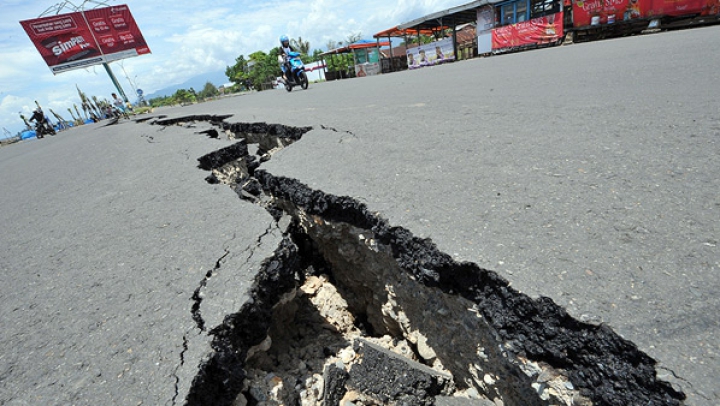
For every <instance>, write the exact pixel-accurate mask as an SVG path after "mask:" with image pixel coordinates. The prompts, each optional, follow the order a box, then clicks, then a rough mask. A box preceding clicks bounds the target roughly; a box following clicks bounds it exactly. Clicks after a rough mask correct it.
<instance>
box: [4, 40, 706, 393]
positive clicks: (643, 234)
mask: <svg viewBox="0 0 720 406" xmlns="http://www.w3.org/2000/svg"><path fill="white" fill-rule="evenodd" d="M719 34H720V27H709V28H702V29H696V30H688V31H678V32H670V33H662V34H659V35H650V36H640V37H633V38H624V39H617V40H611V41H603V42H596V43H588V44H576V45H572V46H565V47H560V48H553V49H546V50H542V51H533V52H526V53H520V54H513V55H506V56H500V57H493V58H486V59H476V60H471V61H467V62H460V63H455V64H451V65H446V66H440V67H436V68H432V69H422V70H418V71H413V72H403V73H395V74H390V75H383V76H379V77H370V78H364V79H357V80H346V81H340V82H331V83H325V84H317V85H311V87H310V89H309V90H307V91H299V90H298V91H293V92H292V93H290V94H287V93H286V92H284V91H278V92H262V93H258V94H253V95H249V96H242V97H233V98H228V99H224V100H220V101H216V102H212V103H205V104H200V105H195V106H190V107H183V108H174V109H167V110H163V111H162V113H163V114H168V115H170V116H171V117H172V116H175V117H179V116H183V115H191V114H228V113H230V114H234V116H233V117H231V118H230V119H228V120H227V121H229V122H254V121H265V122H268V123H280V124H287V125H293V126H313V127H314V128H315V130H313V131H310V132H309V133H307V134H306V135H305V136H304V137H303V139H302V140H301V141H299V142H297V143H295V144H293V145H291V146H290V147H288V148H287V149H285V150H283V151H281V152H280V153H278V154H276V155H275V156H274V157H273V159H272V160H271V161H270V162H268V163H265V164H263V169H265V170H268V171H270V172H271V173H273V174H276V175H284V176H289V177H293V178H297V179H299V180H300V181H302V182H303V183H305V184H307V185H308V186H309V187H311V188H314V189H321V190H323V191H325V192H327V193H332V194H336V195H349V196H352V197H355V198H357V199H359V200H360V201H362V202H364V203H366V204H367V205H368V207H369V209H370V210H373V211H377V212H379V213H380V214H381V215H382V216H384V217H386V218H387V219H388V220H389V221H390V223H391V224H396V225H401V226H403V227H406V228H408V229H409V230H411V231H412V232H413V233H415V234H416V235H418V236H420V237H430V238H432V239H433V241H434V242H435V243H437V245H438V248H439V249H440V250H442V251H444V252H447V253H449V254H451V255H453V256H454V257H455V258H456V259H459V260H467V261H471V262H475V263H477V264H479V265H480V266H482V267H485V268H488V269H492V270H495V271H497V272H498V273H500V274H502V275H503V276H504V277H506V278H507V279H508V280H510V281H511V282H512V284H513V286H514V287H516V288H517V289H519V290H521V291H523V292H525V293H528V294H529V295H531V296H534V297H535V296H539V295H543V296H549V297H551V298H552V299H553V300H555V301H556V302H557V303H559V304H560V305H562V306H564V307H566V308H567V309H568V311H569V312H570V313H571V314H572V315H573V316H574V317H576V318H579V319H581V320H586V321H594V322H600V321H602V322H605V323H607V324H609V325H610V326H611V327H612V328H613V329H614V330H615V331H617V332H618V333H620V334H621V335H622V336H623V337H625V338H627V339H629V340H631V341H633V342H635V343H636V344H637V345H638V346H639V347H640V349H642V350H643V351H645V352H647V353H648V354H649V355H650V356H652V357H653V358H655V359H657V360H658V361H659V368H658V373H659V375H660V376H662V377H663V379H666V380H668V381H670V382H672V383H673V384H674V385H677V387H679V388H681V389H682V390H683V391H685V393H686V394H687V395H688V399H687V404H689V405H715V404H718V403H719V402H720V391H719V390H718V389H717V385H716V379H717V376H720V365H719V362H718V359H717V353H718V344H717V339H716V337H718V336H719V335H720V316H718V314H720V313H719V312H718V309H720V295H719V293H720V282H718V278H717V273H718V269H719V268H720V251H719V250H720V248H718V243H719V242H718V235H720V232H719V230H718V228H719V227H718V225H719V223H720V220H719V219H720V213H719V211H720V198H719V197H718V196H719V195H718V192H717V191H718V190H720V175H718V169H720V158H719V157H720V146H719V143H720V71H718V69H717V66H720V54H718V53H717V52H713V50H714V49H715V46H716V44H715V42H716V41H715V40H714V39H715V38H717V37H718V35H719ZM160 130H161V128H158V127H151V126H148V125H146V124H134V123H124V124H120V125H117V126H112V127H107V128H102V129H98V128H97V127H93V126H91V127H86V128H80V129H76V130H73V131H72V132H71V133H67V134H61V135H59V136H56V137H53V138H50V137H48V138H46V139H45V140H41V141H38V142H32V143H24V144H22V145H14V146H10V147H7V148H2V149H0V173H2V174H3V175H2V177H1V178H0V189H1V190H2V191H3V193H2V195H1V197H0V203H2V205H1V206H0V207H2V209H1V210H2V212H1V213H2V214H0V224H2V230H3V233H2V236H0V246H2V249H3V254H2V256H1V257H0V278H1V279H0V293H1V297H2V298H3V301H4V304H3V307H2V310H1V312H2V319H1V320H2V326H1V327H2V329H0V344H1V345H2V347H3V348H4V349H11V350H9V351H8V350H4V351H3V353H2V354H1V355H0V403H6V404H12V405H14V404H18V405H20V404H39V403H42V404H123V405H125V404H127V405H135V404H139V403H140V402H143V403H144V404H172V403H173V400H175V401H176V402H177V403H182V397H183V394H184V393H186V390H187V387H188V385H189V382H190V380H191V379H192V376H193V374H194V372H195V371H196V368H195V365H196V363H197V362H198V360H199V359H201V357H202V356H203V354H204V348H205V346H206V345H207V343H206V341H207V339H206V336H204V334H200V333H199V330H198V328H197V325H196V323H195V321H194V320H193V319H192V314H191V313H190V309H191V306H192V304H193V301H192V300H191V297H192V295H193V292H194V291H195V290H196V289H197V288H198V286H200V283H201V281H202V280H204V278H205V276H206V274H207V272H208V271H211V270H213V269H214V268H215V266H216V264H219V265H220V266H219V268H217V275H215V276H217V277H215V276H213V277H211V278H209V279H208V280H207V285H206V286H205V287H204V288H203V291H204V292H205V297H204V298H203V301H202V305H201V314H202V317H203V320H204V322H205V324H206V326H207V327H211V326H212V325H214V324H216V323H218V322H219V321H220V320H221V319H222V315H223V314H225V313H227V312H230V311H234V310H237V308H239V306H240V305H241V304H242V303H243V301H244V300H245V299H246V297H245V296H244V294H245V290H246V289H247V288H248V287H249V283H250V281H251V280H252V277H253V272H254V271H255V270H256V269H257V268H256V267H257V264H259V262H260V261H261V260H262V259H263V258H264V257H266V256H268V255H269V253H270V252H271V251H272V249H274V248H275V246H276V245H277V240H278V239H279V236H278V235H277V234H278V233H277V232H273V230H274V228H273V223H272V219H271V218H270V216H269V215H268V214H267V213H266V212H264V211H263V210H262V209H260V208H259V207H257V206H255V205H252V204H249V203H243V202H241V201H239V199H237V197H236V196H235V195H234V194H233V192H231V191H230V189H229V188H227V187H226V186H222V185H208V184H206V183H205V182H204V181H203V179H204V177H205V176H206V173H205V172H203V171H200V170H198V169H197V168H196V165H197V162H196V161H195V160H196V158H198V157H200V156H201V155H203V154H205V153H207V152H209V151H212V150H215V149H218V148H221V147H223V146H226V145H229V141H227V140H222V139H221V140H211V139H208V138H206V137H204V136H202V135H197V134H193V131H197V130H198V129H184V128H180V127H168V128H167V129H165V130H163V131H160ZM268 230H270V231H268ZM265 233H267V235H266V236H265V237H264V238H263V240H262V243H260V244H259V243H258V237H259V236H261V235H263V234H265ZM226 252H227V253H229V254H227V256H225V257H224V258H223V256H224V255H226ZM251 252H252V255H251ZM221 258H222V261H220V259H221ZM225 270H228V271H229V272H225ZM184 343H186V344H185V345H184ZM185 347H187V350H185V349H184V348H185ZM181 355H182V356H181ZM181 359H182V360H183V361H182V363H181ZM176 392H177V394H176Z"/></svg>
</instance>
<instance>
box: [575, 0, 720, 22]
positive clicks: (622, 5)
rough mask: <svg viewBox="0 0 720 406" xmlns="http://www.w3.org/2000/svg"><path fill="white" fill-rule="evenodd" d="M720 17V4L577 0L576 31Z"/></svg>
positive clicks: (703, 0)
mask: <svg viewBox="0 0 720 406" xmlns="http://www.w3.org/2000/svg"><path fill="white" fill-rule="evenodd" d="M718 13H720V0H574V1H573V23H574V24H575V27H576V28H577V27H586V26H590V25H603V24H613V23H616V22H621V21H631V20H635V19H639V18H655V17H661V16H671V17H677V16H683V15H693V14H706V15H707V14H718Z"/></svg>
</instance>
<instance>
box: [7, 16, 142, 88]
mask: <svg viewBox="0 0 720 406" xmlns="http://www.w3.org/2000/svg"><path fill="white" fill-rule="evenodd" d="M20 25H22V27H23V28H24V29H25V32H26V33H27V34H28V36H29V37H30V40H31V41H32V42H33V44H34V45H35V48H37V50H38V52H40V55H41V56H42V58H43V59H44V60H45V63H46V64H47V66H48V67H49V68H50V70H51V71H52V73H53V74H58V73H61V72H65V71H68V70H72V69H80V68H86V67H88V66H92V65H97V64H101V63H105V62H112V61H116V60H119V59H124V58H130V57H133V56H138V55H144V54H149V53H150V48H149V47H148V45H147V43H146V42H145V39H144V38H143V36H142V33H141V32H140V29H139V28H138V26H137V24H136V23H135V19H133V17H132V14H130V9H129V8H128V6H127V5H119V6H112V7H103V8H98V9H93V10H86V11H77V12H73V13H67V14H59V15H55V16H50V17H41V18H35V19H32V20H24V21H20Z"/></svg>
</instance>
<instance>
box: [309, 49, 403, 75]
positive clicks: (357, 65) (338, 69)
mask: <svg viewBox="0 0 720 406" xmlns="http://www.w3.org/2000/svg"><path fill="white" fill-rule="evenodd" d="M387 46H390V41H383V42H381V41H372V40H360V41H357V42H354V43H352V44H350V45H346V46H343V47H339V48H335V49H331V50H329V51H327V52H323V53H322V54H320V57H321V58H323V65H325V80H336V79H347V78H354V77H365V76H372V75H377V74H379V73H381V70H380V48H382V47H387Z"/></svg>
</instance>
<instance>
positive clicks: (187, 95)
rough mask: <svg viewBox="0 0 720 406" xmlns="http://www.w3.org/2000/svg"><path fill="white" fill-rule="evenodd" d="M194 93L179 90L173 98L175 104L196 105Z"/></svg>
mask: <svg viewBox="0 0 720 406" xmlns="http://www.w3.org/2000/svg"><path fill="white" fill-rule="evenodd" d="M191 90H192V89H191ZM194 93H195V92H194V91H190V90H187V89H178V90H177V91H175V94H173V95H172V98H173V101H174V102H175V103H194V102H195V101H197V99H196V98H195V94H194Z"/></svg>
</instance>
